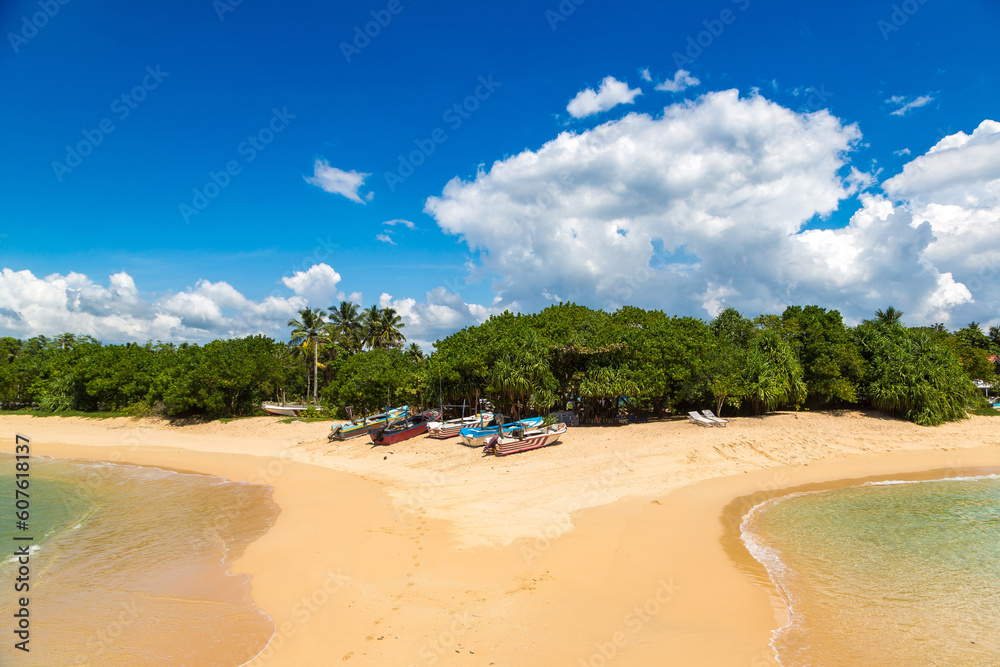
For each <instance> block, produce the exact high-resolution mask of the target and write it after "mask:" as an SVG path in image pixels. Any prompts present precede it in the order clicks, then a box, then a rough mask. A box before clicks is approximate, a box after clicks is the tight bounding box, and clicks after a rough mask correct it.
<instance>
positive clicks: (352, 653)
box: [341, 651, 354, 660]
mask: <svg viewBox="0 0 1000 667" xmlns="http://www.w3.org/2000/svg"><path fill="white" fill-rule="evenodd" d="M352 655H354V651H351V652H350V653H348V654H347V655H345V656H344V657H343V658H341V660H350V659H351V656H352Z"/></svg>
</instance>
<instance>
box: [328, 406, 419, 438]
mask: <svg viewBox="0 0 1000 667" xmlns="http://www.w3.org/2000/svg"><path fill="white" fill-rule="evenodd" d="M405 411H406V408H392V409H391V410H388V411H387V412H383V413H380V414H377V415H371V416H369V417H365V418H363V419H361V420H355V421H353V422H351V423H350V424H337V425H336V426H331V427H330V434H329V435H328V436H327V440H331V441H332V440H347V439H349V438H356V437H358V436H359V435H365V434H366V433H368V432H370V431H371V430H372V429H374V428H379V427H380V426H385V425H386V424H387V423H388V422H389V421H391V420H393V419H396V418H398V417H399V416H400V415H402V414H403V413H404V412H405Z"/></svg>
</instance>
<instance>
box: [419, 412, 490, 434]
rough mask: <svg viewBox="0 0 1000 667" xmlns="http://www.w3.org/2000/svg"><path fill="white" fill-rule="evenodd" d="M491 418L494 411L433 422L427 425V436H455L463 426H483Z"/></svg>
mask: <svg viewBox="0 0 1000 667" xmlns="http://www.w3.org/2000/svg"><path fill="white" fill-rule="evenodd" d="M491 419H493V413H492V412H481V413H479V414H478V415H472V416H471V417H461V418H459V419H449V420H448V421H446V422H438V421H435V422H431V423H430V424H428V425H427V437H428V438H437V439H438V440H444V439H445V438H454V437H455V436H457V435H458V434H459V432H460V431H461V430H462V429H463V428H469V427H471V426H482V425H483V424H488V423H489V421H490V420H491Z"/></svg>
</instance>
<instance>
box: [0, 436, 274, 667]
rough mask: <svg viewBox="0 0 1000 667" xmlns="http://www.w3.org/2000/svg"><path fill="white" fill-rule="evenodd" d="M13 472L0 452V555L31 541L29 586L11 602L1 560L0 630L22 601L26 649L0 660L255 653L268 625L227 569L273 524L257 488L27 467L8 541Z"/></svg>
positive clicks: (227, 661) (190, 659)
mask: <svg viewBox="0 0 1000 667" xmlns="http://www.w3.org/2000/svg"><path fill="white" fill-rule="evenodd" d="M13 475H14V463H13V456H11V455H5V454H0V489H2V490H3V491H2V493H0V548H2V549H3V551H2V552H0V553H4V554H7V553H9V554H11V555H13V552H14V550H15V549H16V548H17V546H18V545H20V544H21V542H16V541H15V540H14V539H13V538H14V537H15V536H31V537H33V538H34V540H33V542H32V545H33V549H32V554H31V557H30V569H31V573H30V578H31V580H30V591H29V592H28V593H15V592H14V591H13V586H14V581H15V578H16V577H17V576H18V573H17V567H18V564H17V563H15V562H11V556H6V555H5V557H4V559H3V564H2V565H0V590H5V591H6V592H5V593H4V594H3V595H0V618H2V619H8V620H6V621H0V632H2V633H3V634H4V635H8V636H12V635H11V633H12V631H13V630H14V624H13V617H12V614H13V613H14V611H16V610H17V601H16V599H17V597H18V596H21V595H28V596H29V598H30V603H29V605H28V608H29V610H30V620H31V626H30V632H31V636H30V644H29V647H30V649H31V650H30V653H23V652H22V651H18V650H17V649H15V648H14V647H13V642H12V641H5V642H3V643H2V644H0V664H18V665H86V664H93V665H240V664H242V663H244V662H247V661H248V660H250V659H251V658H253V656H254V655H256V654H257V653H258V652H260V651H261V650H262V649H263V648H264V646H265V645H266V644H267V641H268V640H269V639H270V637H271V636H272V634H273V632H274V625H273V623H272V622H271V619H270V618H269V617H268V616H267V615H266V614H264V613H263V612H261V611H260V610H259V609H257V608H256V607H255V606H254V604H253V601H252V600H251V597H250V587H249V581H248V577H246V576H232V575H229V574H228V568H229V565H230V564H231V562H232V560H233V559H235V558H236V557H238V556H239V555H240V554H241V553H242V552H243V550H244V549H245V547H246V546H247V545H248V544H250V543H251V542H252V541H253V540H255V539H257V538H258V537H260V536H261V535H263V534H264V533H265V532H266V531H267V529H268V528H269V527H270V526H271V524H272V523H273V522H274V520H275V518H276V517H277V514H278V508H277V506H276V505H275V504H274V503H273V502H272V501H271V489H270V488H269V487H264V486H257V485H251V484H243V483H236V482H227V481H225V480H223V479H220V478H217V477H210V476H204V475H193V474H181V473H175V472H169V471H164V470H160V469H157V468H145V467H138V466H125V465H116V464H111V463H102V462H96V461H78V460H52V459H44V458H34V457H33V458H32V460H31V477H30V480H31V487H30V494H31V497H30V500H31V508H30V511H31V519H30V521H29V530H28V531H20V530H18V529H17V528H16V527H15V524H14V517H13V513H14V491H13V489H14V478H13ZM4 505H6V506H7V508H5V507H4ZM8 508H9V509H8ZM11 545H13V546H11ZM8 549H9V551H8Z"/></svg>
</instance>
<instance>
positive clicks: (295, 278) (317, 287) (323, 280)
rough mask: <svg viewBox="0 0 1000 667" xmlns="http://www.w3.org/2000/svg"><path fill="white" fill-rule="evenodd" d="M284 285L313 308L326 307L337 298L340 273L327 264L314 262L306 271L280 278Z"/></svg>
mask: <svg viewBox="0 0 1000 667" xmlns="http://www.w3.org/2000/svg"><path fill="white" fill-rule="evenodd" d="M281 282H282V283H284V285H285V287H287V288H289V289H290V290H292V291H293V292H295V294H296V295H298V296H301V297H303V298H305V299H306V300H307V301H308V302H309V303H310V305H311V306H312V307H313V308H326V307H327V306H329V304H330V302H331V301H333V300H334V299H335V298H337V296H338V294H339V291H338V289H337V284H338V283H339V282H340V274H339V273H337V272H336V271H334V270H333V267H331V266H329V265H328V264H325V263H322V264H314V265H313V266H311V267H309V270H308V271H296V272H295V273H294V274H292V275H291V276H287V277H284V278H282V279H281Z"/></svg>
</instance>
